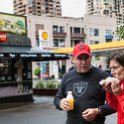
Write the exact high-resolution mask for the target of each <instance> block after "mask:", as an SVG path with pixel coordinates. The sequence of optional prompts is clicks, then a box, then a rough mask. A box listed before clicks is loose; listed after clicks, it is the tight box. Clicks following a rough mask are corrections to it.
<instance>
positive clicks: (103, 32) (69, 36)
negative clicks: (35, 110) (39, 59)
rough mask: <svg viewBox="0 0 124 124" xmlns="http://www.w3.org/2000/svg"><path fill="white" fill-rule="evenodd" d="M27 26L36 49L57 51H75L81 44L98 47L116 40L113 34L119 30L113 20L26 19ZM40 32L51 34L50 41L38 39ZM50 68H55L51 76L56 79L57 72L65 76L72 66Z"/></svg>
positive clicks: (94, 18) (92, 18)
mask: <svg viewBox="0 0 124 124" xmlns="http://www.w3.org/2000/svg"><path fill="white" fill-rule="evenodd" d="M96 20H97V21H96ZM27 23H28V36H29V37H30V38H31V41H32V46H33V47H36V46H40V47H42V48H44V49H56V48H65V47H73V46H74V45H76V44H78V43H80V42H83V43H87V44H99V43H105V42H112V41H116V40H117V37H116V36H115V35H114V33H113V32H115V30H116V19H115V18H110V17H104V16H97V15H96V16H94V15H85V16H84V18H81V19H75V18H62V17H61V18H53V17H40V16H32V15H27ZM39 30H40V31H42V32H47V33H48V36H49V40H48V41H42V40H40V39H39V35H40V34H39ZM53 63H54V64H53ZM47 65H48V64H47ZM50 65H55V66H52V67H50V68H51V69H50V70H49V71H50V74H49V75H52V74H56V76H55V77H57V74H58V73H56V72H54V71H58V72H62V73H65V71H67V70H68V68H70V66H71V62H70V61H60V62H59V63H58V62H52V63H50ZM58 67H60V68H58Z"/></svg>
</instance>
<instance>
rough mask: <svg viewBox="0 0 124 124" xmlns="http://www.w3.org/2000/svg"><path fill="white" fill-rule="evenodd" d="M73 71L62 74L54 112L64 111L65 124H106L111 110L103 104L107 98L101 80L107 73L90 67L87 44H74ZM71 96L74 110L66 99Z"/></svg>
mask: <svg viewBox="0 0 124 124" xmlns="http://www.w3.org/2000/svg"><path fill="white" fill-rule="evenodd" d="M72 58H73V64H74V69H72V70H71V71H69V72H67V73H66V74H64V76H63V77H62V81H61V86H60V88H59V90H58V92H57V94H56V96H55V98H54V104H55V106H56V108H57V109H59V110H65V111H67V121H66V124H105V116H106V115H109V114H112V113H114V110H113V109H112V108H111V107H110V106H109V105H108V104H105V101H106V96H105V91H104V89H103V88H102V86H100V85H99V82H100V81H101V79H105V78H106V77H108V73H107V72H105V71H103V70H101V69H99V68H96V67H94V66H92V65H91V59H92V55H91V50H90V47H89V46H88V45H87V44H83V43H79V44H77V45H76V46H75V47H74V49H73V53H72ZM68 91H72V92H73V97H74V109H73V110H69V109H70V104H69V102H68V100H67V99H66V95H67V92H68Z"/></svg>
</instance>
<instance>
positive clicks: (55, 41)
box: [53, 39, 59, 47]
mask: <svg viewBox="0 0 124 124" xmlns="http://www.w3.org/2000/svg"><path fill="white" fill-rule="evenodd" d="M53 46H54V47H58V46H59V43H58V39H54V41H53Z"/></svg>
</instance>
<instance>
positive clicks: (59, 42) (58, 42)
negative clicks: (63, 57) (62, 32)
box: [53, 39, 65, 47]
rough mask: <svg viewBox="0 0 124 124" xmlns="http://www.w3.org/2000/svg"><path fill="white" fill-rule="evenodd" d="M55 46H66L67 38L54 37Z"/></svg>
mask: <svg viewBox="0 0 124 124" xmlns="http://www.w3.org/2000/svg"><path fill="white" fill-rule="evenodd" d="M53 46H54V47H65V40H64V39H54V42H53Z"/></svg>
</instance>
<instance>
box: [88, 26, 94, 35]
mask: <svg viewBox="0 0 124 124" xmlns="http://www.w3.org/2000/svg"><path fill="white" fill-rule="evenodd" d="M89 35H90V36H94V29H93V28H90V31H89Z"/></svg>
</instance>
